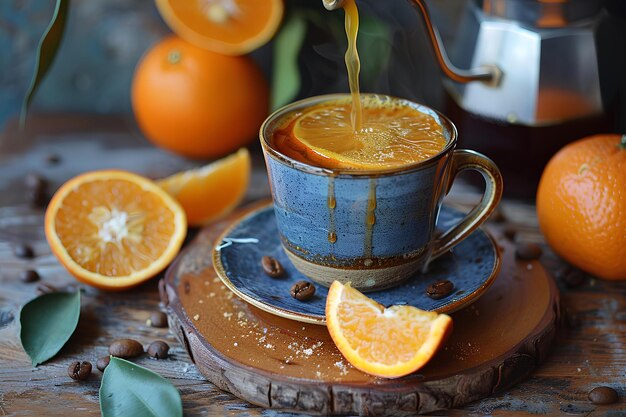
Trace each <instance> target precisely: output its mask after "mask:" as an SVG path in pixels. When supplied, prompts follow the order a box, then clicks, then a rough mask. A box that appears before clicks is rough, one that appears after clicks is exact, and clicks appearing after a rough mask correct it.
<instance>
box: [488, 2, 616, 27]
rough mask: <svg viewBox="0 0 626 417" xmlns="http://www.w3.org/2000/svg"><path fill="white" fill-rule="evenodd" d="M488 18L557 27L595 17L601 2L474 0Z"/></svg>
mask: <svg viewBox="0 0 626 417" xmlns="http://www.w3.org/2000/svg"><path fill="white" fill-rule="evenodd" d="M476 1H477V2H478V4H479V6H480V7H481V8H482V10H483V12H484V13H485V14H487V15H489V16H494V17H501V18H503V19H507V20H515V21H518V22H521V23H525V24H528V25H532V26H535V27H540V28H560V27H565V26H568V25H570V24H573V23H576V22H578V21H581V20H585V19H590V18H593V17H594V16H596V15H597V14H598V13H599V12H600V11H601V10H602V6H603V5H604V1H603V0H476Z"/></svg>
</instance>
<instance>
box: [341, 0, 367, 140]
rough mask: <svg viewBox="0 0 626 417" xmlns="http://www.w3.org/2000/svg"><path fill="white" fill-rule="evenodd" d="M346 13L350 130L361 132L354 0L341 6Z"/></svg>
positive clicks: (357, 15)
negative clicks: (350, 105)
mask: <svg viewBox="0 0 626 417" xmlns="http://www.w3.org/2000/svg"><path fill="white" fill-rule="evenodd" d="M343 9H344V11H345V13H346V20H345V26H346V35H347V37H348V49H347V50H346V55H345V60H346V68H347V69H348V82H349V83H350V94H351V95H352V111H351V113H350V121H351V122H352V129H353V130H354V131H355V132H358V131H359V130H361V126H362V125H363V121H362V117H363V116H362V114H361V97H360V92H359V72H360V70H361V62H360V61H359V53H358V52H357V49H356V37H357V33H358V31H359V11H358V9H357V7H356V3H355V0H346V1H345V3H344V6H343Z"/></svg>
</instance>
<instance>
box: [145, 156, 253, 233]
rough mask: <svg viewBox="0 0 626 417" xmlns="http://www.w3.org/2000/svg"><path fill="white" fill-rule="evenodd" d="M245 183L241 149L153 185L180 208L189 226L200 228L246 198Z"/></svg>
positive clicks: (247, 174) (246, 161) (246, 164)
mask: <svg viewBox="0 0 626 417" xmlns="http://www.w3.org/2000/svg"><path fill="white" fill-rule="evenodd" d="M249 182H250V154H249V153H248V150H247V149H246V148H242V149H240V150H239V151H237V152H236V153H234V154H232V155H229V156H227V157H225V158H222V159H218V160H217V161H215V162H212V163H210V164H208V165H205V166H204V167H202V168H197V169H192V170H189V171H184V172H180V173H178V174H174V175H172V176H170V177H167V178H164V179H162V180H160V181H158V182H157V183H158V184H159V185H160V186H161V187H162V188H163V189H164V190H166V191H167V192H168V193H169V194H170V195H171V196H172V197H174V198H175V199H176V200H177V201H178V202H179V203H180V205H181V206H183V209H184V210H185V213H186V214H187V221H188V222H189V224H190V225H191V226H201V225H204V224H207V223H209V222H211V221H214V220H217V219H219V218H221V217H223V216H225V215H226V214H228V213H230V212H231V211H232V210H233V209H234V208H235V207H236V206H237V205H238V204H239V203H240V202H241V200H242V199H243V197H244V196H245V195H246V191H247V190H248V183H249Z"/></svg>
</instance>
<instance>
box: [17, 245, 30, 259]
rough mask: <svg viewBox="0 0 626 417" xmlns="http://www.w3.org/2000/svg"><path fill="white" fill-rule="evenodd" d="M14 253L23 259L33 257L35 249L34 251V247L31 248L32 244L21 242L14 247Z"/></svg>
mask: <svg viewBox="0 0 626 417" xmlns="http://www.w3.org/2000/svg"><path fill="white" fill-rule="evenodd" d="M13 253H14V254H15V256H17V257H18V258H22V259H31V258H33V257H34V256H35V251H33V248H31V247H30V245H27V244H26V243H20V244H17V245H15V246H14V247H13Z"/></svg>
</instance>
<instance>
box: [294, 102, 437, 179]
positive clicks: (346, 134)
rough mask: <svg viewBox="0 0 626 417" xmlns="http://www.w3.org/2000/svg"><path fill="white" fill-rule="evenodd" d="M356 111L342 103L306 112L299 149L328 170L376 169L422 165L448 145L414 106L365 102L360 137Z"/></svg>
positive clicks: (298, 128) (299, 124)
mask: <svg viewBox="0 0 626 417" xmlns="http://www.w3.org/2000/svg"><path fill="white" fill-rule="evenodd" d="M350 111H351V106H350V104H347V105H346V104H343V105H339V104H337V105H326V106H323V107H319V106H318V107H313V108H312V109H311V110H309V111H307V112H306V113H304V114H303V115H302V116H300V117H299V118H298V119H297V120H296V122H295V125H294V127H293V135H294V136H295V139H296V140H295V142H296V143H295V144H294V145H295V146H296V147H297V148H298V149H295V150H296V151H297V152H300V153H303V154H304V155H306V158H307V159H309V160H311V161H313V162H315V163H318V164H320V165H321V166H325V167H328V168H347V169H364V170H375V169H384V168H393V167H398V166H402V165H407V164H411V163H414V162H418V161H422V160H424V159H427V158H429V157H431V156H433V155H436V154H437V153H439V152H440V151H441V149H443V148H444V147H445V145H446V138H445V137H444V136H443V134H442V128H441V126H440V125H439V124H438V123H437V122H436V120H435V119H434V118H433V117H432V116H430V115H428V114H425V113H422V112H420V111H418V110H416V109H414V108H412V107H409V106H400V105H395V104H389V105H385V104H384V103H368V102H367V101H364V106H363V107H362V112H363V126H362V128H361V129H360V130H359V131H357V132H355V131H354V130H353V129H352V124H351V122H350ZM298 142H299V143H298Z"/></svg>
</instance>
